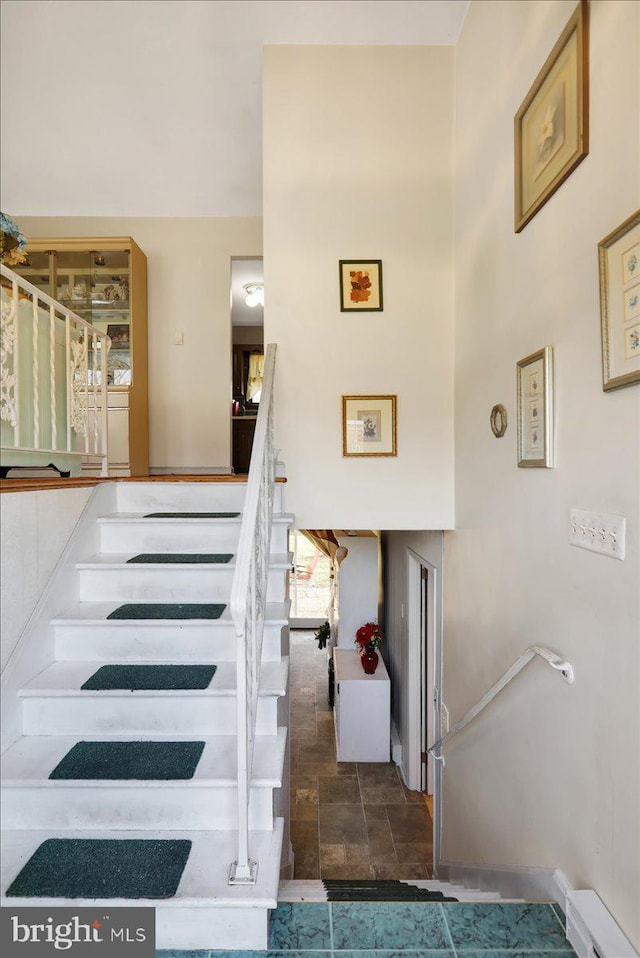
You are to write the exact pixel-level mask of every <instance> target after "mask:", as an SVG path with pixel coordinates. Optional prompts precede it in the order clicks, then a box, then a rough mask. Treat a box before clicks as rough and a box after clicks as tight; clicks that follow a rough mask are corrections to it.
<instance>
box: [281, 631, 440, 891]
mask: <svg viewBox="0 0 640 958" xmlns="http://www.w3.org/2000/svg"><path fill="white" fill-rule="evenodd" d="M327 664H328V663H327V652H326V650H325V649H323V650H319V649H318V647H317V643H316V641H315V637H314V632H313V631H306V630H305V631H302V630H300V631H298V630H296V631H292V632H291V649H290V689H291V728H290V735H291V842H292V845H293V851H294V856H295V872H294V878H295V879H318V878H405V879H406V878H430V877H431V862H432V824H431V819H430V817H429V812H428V809H427V807H426V804H425V802H424V799H423V796H422V795H421V794H420V793H419V792H412V791H409V789H407V788H405V786H404V785H403V783H402V780H401V778H400V775H399V773H398V769H397V768H396V766H395V765H394V764H393V763H392V762H388V763H379V762H374V763H361V762H337V761H336V751H335V737H334V726H333V712H332V710H331V709H330V708H329V705H328V703H327V689H328V682H327Z"/></svg>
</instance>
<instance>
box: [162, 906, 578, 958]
mask: <svg viewBox="0 0 640 958" xmlns="http://www.w3.org/2000/svg"><path fill="white" fill-rule="evenodd" d="M157 955H158V958H265V956H266V958H575V952H574V951H573V949H572V948H571V945H570V944H569V943H568V941H567V940H566V939H565V935H564V916H563V914H562V912H561V911H560V909H559V908H557V906H555V905H553V906H552V905H540V904H515V903H513V904H511V903H503V902H492V903H490V904H489V903H477V904H476V903H471V902H459V903H454V902H451V903H445V904H439V903H436V902H433V903H432V902H428V903H427V902H333V903H322V902H318V903H311V902H308V903H304V902H302V903H295V904H282V905H279V906H278V907H277V908H276V909H275V911H273V912H272V913H271V921H270V925H269V950H268V951H240V950H239V951H158V952H157Z"/></svg>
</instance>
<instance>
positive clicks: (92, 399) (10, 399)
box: [0, 264, 111, 476]
mask: <svg viewBox="0 0 640 958" xmlns="http://www.w3.org/2000/svg"><path fill="white" fill-rule="evenodd" d="M0 273H1V274H2V278H3V283H2V311H1V319H2V345H1V347H0V373H1V380H0V381H1V392H0V420H4V421H5V422H6V423H9V426H10V427H12V435H11V439H9V438H8V437H7V436H6V434H5V435H3V439H2V452H3V458H5V459H6V460H7V465H11V461H10V460H11V454H12V453H14V452H15V453H16V454H18V455H17V456H16V459H19V458H20V457H21V455H22V457H23V458H24V456H25V454H28V457H29V461H30V464H34V465H40V464H46V462H45V460H46V458H47V457H51V458H52V460H55V458H56V454H58V455H60V454H64V455H66V456H68V455H69V454H72V455H77V456H78V459H81V458H94V459H99V460H101V463H102V465H101V475H103V476H106V475H108V437H107V353H108V351H109V347H110V345H111V340H110V339H109V337H108V336H107V335H106V334H105V333H102V332H100V331H99V330H98V329H96V328H95V326H92V325H91V324H90V323H87V322H85V320H84V319H82V318H81V317H80V316H78V315H77V314H76V313H73V312H72V311H71V310H70V309H67V308H66V307H65V306H62V304H61V303H58V302H56V300H55V299H52V298H51V297H50V296H47V294H46V293H43V292H42V291H41V290H39V289H38V288H37V287H36V286H33V285H32V284H31V283H29V282H27V280H25V279H23V278H22V277H21V276H18V274H17V273H14V272H13V270H11V269H9V268H8V267H7V266H5V265H4V264H0ZM23 350H24V355H23V354H22V351H23ZM29 358H30V360H31V362H30V367H31V368H29ZM23 379H25V380H27V381H26V382H23ZM28 379H30V380H31V382H30V383H29V381H28ZM90 407H92V409H90ZM92 419H93V422H91V420H92ZM3 432H4V429H3ZM15 464H16V465H20V464H22V463H20V462H16V463H15ZM54 464H55V462H54Z"/></svg>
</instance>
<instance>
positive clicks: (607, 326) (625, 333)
mask: <svg viewBox="0 0 640 958" xmlns="http://www.w3.org/2000/svg"><path fill="white" fill-rule="evenodd" d="M598 264H599V270H600V321H601V328H602V388H603V389H604V390H605V391H607V392H608V391H609V390H610V389H620V388H621V387H622V386H631V385H633V383H640V210H638V212H636V213H634V214H633V216H630V217H629V219H628V220H625V221H624V223H622V224H621V225H620V226H618V228H617V229H615V230H614V231H613V233H609V235H608V236H605V238H604V239H603V240H602V242H600V243H598Z"/></svg>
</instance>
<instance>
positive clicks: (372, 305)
mask: <svg viewBox="0 0 640 958" xmlns="http://www.w3.org/2000/svg"><path fill="white" fill-rule="evenodd" d="M339 267H340V310H341V312H343V313H351V312H358V311H361V310H366V311H367V312H381V311H382V260H381V259H341V260H339Z"/></svg>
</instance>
